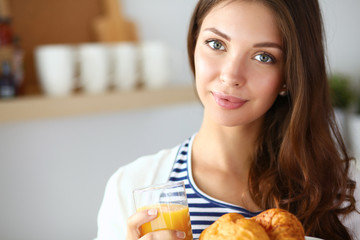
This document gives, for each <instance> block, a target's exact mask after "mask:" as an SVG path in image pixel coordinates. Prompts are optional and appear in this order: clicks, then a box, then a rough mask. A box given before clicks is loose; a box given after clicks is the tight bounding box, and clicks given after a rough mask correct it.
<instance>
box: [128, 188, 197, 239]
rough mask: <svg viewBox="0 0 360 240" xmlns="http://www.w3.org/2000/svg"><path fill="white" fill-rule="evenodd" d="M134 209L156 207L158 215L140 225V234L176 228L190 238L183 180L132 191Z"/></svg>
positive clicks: (188, 215)
mask: <svg viewBox="0 0 360 240" xmlns="http://www.w3.org/2000/svg"><path fill="white" fill-rule="evenodd" d="M133 194H134V200H135V207H136V211H138V212H139V211H142V210H146V209H150V208H156V209H157V211H158V216H157V218H156V219H154V220H153V221H151V222H148V223H145V224H143V225H142V226H141V236H144V235H145V234H146V233H149V232H153V231H158V230H167V229H169V230H178V231H183V232H185V234H186V237H185V239H186V240H192V239H193V236H192V230H191V223H190V214H189V207H188V203H187V198H186V192H185V185H184V182H168V183H164V184H160V185H153V186H149V187H145V188H138V189H135V190H134V191H133Z"/></svg>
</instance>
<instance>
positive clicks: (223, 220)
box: [199, 213, 270, 240]
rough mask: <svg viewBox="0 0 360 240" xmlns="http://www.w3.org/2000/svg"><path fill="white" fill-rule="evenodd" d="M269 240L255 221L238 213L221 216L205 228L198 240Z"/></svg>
mask: <svg viewBox="0 0 360 240" xmlns="http://www.w3.org/2000/svg"><path fill="white" fill-rule="evenodd" d="M224 239H226V240H270V238H269V237H268V235H267V233H266V231H265V229H264V228H263V227H261V226H260V225H259V224H258V223H256V221H253V220H250V219H246V218H244V217H243V216H242V215H241V214H238V213H228V214H224V215H223V216H221V217H220V218H219V219H218V220H216V221H215V222H214V223H213V224H212V225H210V226H209V227H208V228H206V229H205V230H204V231H203V232H202V233H201V235H200V238H199V240H224Z"/></svg>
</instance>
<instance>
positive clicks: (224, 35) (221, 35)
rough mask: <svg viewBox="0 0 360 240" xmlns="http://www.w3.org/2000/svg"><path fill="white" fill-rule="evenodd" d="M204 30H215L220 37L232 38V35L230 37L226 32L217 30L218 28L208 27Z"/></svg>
mask: <svg viewBox="0 0 360 240" xmlns="http://www.w3.org/2000/svg"><path fill="white" fill-rule="evenodd" d="M204 31H210V32H213V33H215V34H217V35H219V36H220V37H223V38H225V39H226V40H228V41H230V40H231V37H229V36H228V35H226V34H225V33H223V32H221V31H219V30H217V29H216V28H206V29H205V30H204Z"/></svg>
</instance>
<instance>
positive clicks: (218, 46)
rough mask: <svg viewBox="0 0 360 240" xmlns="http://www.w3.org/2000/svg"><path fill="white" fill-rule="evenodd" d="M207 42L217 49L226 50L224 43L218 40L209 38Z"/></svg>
mask: <svg viewBox="0 0 360 240" xmlns="http://www.w3.org/2000/svg"><path fill="white" fill-rule="evenodd" d="M207 44H208V45H209V46H210V47H211V48H212V49H215V50H225V47H224V46H223V44H222V43H221V42H220V41H218V40H209V41H207Z"/></svg>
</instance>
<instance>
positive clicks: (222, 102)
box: [212, 92, 247, 110]
mask: <svg viewBox="0 0 360 240" xmlns="http://www.w3.org/2000/svg"><path fill="white" fill-rule="evenodd" d="M212 94H213V96H214V99H215V102H216V103H217V104H218V105H219V106H220V107H222V108H225V109H228V110H233V109H237V108H240V107H242V106H243V105H244V104H245V103H246V102H247V100H245V99H242V98H238V97H234V96H229V95H226V94H223V93H219V92H212Z"/></svg>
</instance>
